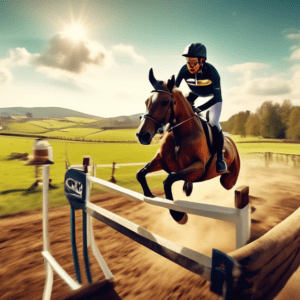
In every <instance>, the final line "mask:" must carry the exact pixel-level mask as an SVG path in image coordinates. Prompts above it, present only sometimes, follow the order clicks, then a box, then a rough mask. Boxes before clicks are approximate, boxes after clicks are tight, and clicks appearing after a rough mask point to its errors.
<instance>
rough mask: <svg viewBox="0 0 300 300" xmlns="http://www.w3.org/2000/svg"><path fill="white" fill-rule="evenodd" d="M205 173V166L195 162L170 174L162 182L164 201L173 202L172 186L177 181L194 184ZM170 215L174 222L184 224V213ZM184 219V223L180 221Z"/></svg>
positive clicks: (173, 212) (174, 212) (171, 211)
mask: <svg viewBox="0 0 300 300" xmlns="http://www.w3.org/2000/svg"><path fill="white" fill-rule="evenodd" d="M204 171H205V166H204V163H203V162H202V161H197V162H194V163H193V164H191V165H190V166H188V167H187V168H185V169H183V170H181V171H179V172H178V173H173V172H172V173H170V174H169V176H168V177H167V179H166V180H165V181H164V190H165V195H166V199H168V200H174V199H173V194H172V185H173V183H174V182H176V181H179V180H184V181H189V182H194V181H196V180H197V179H199V178H200V177H201V176H202V175H203V174H204ZM170 213H171V215H172V217H173V219H174V220H175V221H177V222H178V223H180V224H185V223H186V221H187V217H186V213H183V212H178V211H174V210H170ZM184 219H186V220H185V221H182V220H184Z"/></svg>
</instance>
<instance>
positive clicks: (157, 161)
mask: <svg viewBox="0 0 300 300" xmlns="http://www.w3.org/2000/svg"><path fill="white" fill-rule="evenodd" d="M161 169H162V165H161V157H160V155H159V154H157V155H156V156H155V157H154V158H153V159H152V160H151V161H150V162H149V163H148V164H146V165H145V167H143V168H142V169H141V170H139V171H138V172H137V174H136V179H137V180H138V182H139V183H140V184H141V186H142V189H143V192H144V195H145V196H146V197H151V198H153V197H154V196H153V194H152V193H151V191H150V189H149V186H148V183H147V180H146V175H147V174H148V173H151V172H156V171H159V170H161Z"/></svg>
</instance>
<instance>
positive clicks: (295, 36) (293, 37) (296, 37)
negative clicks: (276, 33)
mask: <svg viewBox="0 0 300 300" xmlns="http://www.w3.org/2000/svg"><path fill="white" fill-rule="evenodd" d="M286 37H287V38H288V39H291V40H300V31H298V33H290V34H288V35H287V36H286Z"/></svg>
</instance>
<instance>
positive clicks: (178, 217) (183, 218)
mask: <svg viewBox="0 0 300 300" xmlns="http://www.w3.org/2000/svg"><path fill="white" fill-rule="evenodd" d="M170 214H171V216H172V218H173V219H174V220H175V221H176V222H177V223H178V224H181V225H184V224H185V223H186V222H187V220H188V216H187V214H186V213H183V212H180V211H175V210H170Z"/></svg>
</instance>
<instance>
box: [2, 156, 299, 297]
mask: <svg viewBox="0 0 300 300" xmlns="http://www.w3.org/2000/svg"><path fill="white" fill-rule="evenodd" d="M116 179H117V178H116ZM299 180H300V171H299V169H294V168H293V167H291V166H285V165H282V164H276V163H274V164H272V165H270V166H269V167H265V165H264V162H263V161H260V160H258V159H254V158H247V159H243V160H242V170H241V174H240V178H239V180H238V183H237V185H236V187H238V186H241V185H247V186H249V187H250V202H251V205H252V207H253V208H254V209H255V210H254V212H253V213H252V215H251V217H252V228H251V240H254V239H257V238H258V237H260V236H262V235H263V234H264V233H265V232H267V231H268V230H269V229H271V228H272V227H274V226H275V225H276V224H278V223H279V222H281V221H282V220H283V219H285V218H286V217H287V216H289V215H290V214H291V213H292V212H293V211H295V210H296V209H297V208H298V207H299V206H300V188H299V182H300V181H299ZM180 189H181V183H178V184H177V185H175V186H174V192H176V197H177V198H178V199H179V198H180V199H182V198H184V196H183V194H182V192H181V190H180ZM157 195H158V194H157ZM233 195H234V189H232V190H231V191H225V190H223V188H222V187H221V185H220V183H219V181H218V179H214V180H211V181H210V182H205V183H201V184H197V185H196V186H195V187H194V192H193V194H192V196H191V198H192V199H193V201H199V202H200V201H201V202H204V203H216V204H218V205H224V206H233V199H234V196H233ZM185 199H188V198H185ZM20 201H21V200H20ZM50 201H51V199H50ZM92 202H93V203H95V204H97V205H99V206H101V207H103V208H105V209H108V210H109V211H112V212H115V213H117V214H119V215H121V216H122V217H125V218H127V219H129V220H131V221H133V222H135V223H137V224H139V225H140V226H143V227H145V228H146V229H148V230H150V231H151V232H153V233H155V234H158V235H160V236H162V237H165V238H168V239H169V240H171V241H173V242H175V243H177V244H180V245H183V246H186V247H189V248H191V249H193V250H197V251H199V252H201V253H204V254H206V255H209V256H210V255H211V251H212V248H216V249H219V250H221V251H223V252H230V251H232V250H234V249H235V228H234V226H233V225H232V224H229V223H226V222H223V221H217V220H212V219H207V218H203V217H197V216H189V221H188V223H187V224H186V225H183V226H182V225H178V224H175V222H174V221H173V220H172V219H171V217H170V215H169V212H168V211H167V210H165V209H163V208H158V207H153V206H150V205H146V204H144V203H136V202H130V201H128V200H126V199H124V198H122V197H119V196H116V195H113V194H104V195H101V196H94V197H93V198H92ZM69 215H70V213H69V207H68V206H65V207H62V208H58V209H52V210H51V212H50V214H49V220H50V240H51V252H52V255H53V256H54V258H55V259H56V260H57V261H58V263H60V264H61V266H62V267H63V268H64V269H65V270H66V271H67V272H68V273H69V274H70V275H71V276H72V277H73V278H75V272H74V268H73V261H72V252H71V241H70V225H69V222H70V217H69ZM76 215H77V216H78V218H77V220H76V222H77V223H76V228H77V232H76V234H77V245H78V252H79V259H80V262H81V271H82V279H83V283H84V284H85V283H86V282H87V279H86V276H85V274H84V263H83V255H82V242H81V237H82V234H81V220H82V219H81V213H80V212H79V211H78V212H76ZM93 226H94V234H95V238H96V241H97V245H98V248H99V251H100V252H101V254H102V255H103V257H104V258H105V260H106V262H107V264H108V266H109V268H110V269H111V271H112V273H113V274H114V276H115V290H116V291H117V293H118V294H119V295H120V297H121V298H122V299H126V300H132V299H134V300H149V299H156V300H167V299H211V300H213V299H220V298H219V297H218V296H216V295H214V294H213V293H211V292H210V290H209V282H206V281H205V280H203V279H201V277H199V276H198V275H195V274H193V273H191V272H189V271H187V270H185V269H183V268H182V267H180V266H177V265H176V264H174V263H172V262H170V261H168V260H166V259H165V258H162V257H160V256H159V255H158V254H156V253H153V252H151V251H150V250H148V249H147V248H144V247H143V246H140V245H139V244H137V243H135V242H134V241H132V240H130V239H128V238H127V237H125V236H123V235H121V234H119V233H118V232H116V231H115V230H113V229H111V228H109V227H108V226H106V225H104V224H102V223H101V222H99V221H97V220H94V222H93ZM0 232H1V234H0V299H3V300H13V299H24V300H25V299H30V300H37V299H42V296H43V290H44V283H45V272H44V259H43V257H42V255H41V251H42V250H43V240H42V213H41V212H33V213H30V214H25V215H22V216H17V217H12V218H6V219H1V220H0ZM90 262H91V271H92V276H93V280H94V281H97V280H101V279H103V278H104V276H103V274H102V272H101V270H100V268H99V266H98V263H97V262H96V260H95V258H94V257H93V255H90ZM69 292H70V289H69V287H68V286H67V285H66V284H65V283H64V282H63V281H62V280H61V279H60V278H59V277H58V275H56V274H55V277H54V284H53V292H52V298H51V299H60V298H61V297H63V296H65V295H67V294H68V293H69ZM283 299H289V300H296V299H300V268H298V270H297V271H296V272H295V273H294V275H293V276H292V277H291V279H290V280H289V282H288V283H287V285H286V286H285V288H284V289H283V290H282V291H281V293H280V294H279V295H278V296H277V297H276V300H283Z"/></svg>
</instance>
